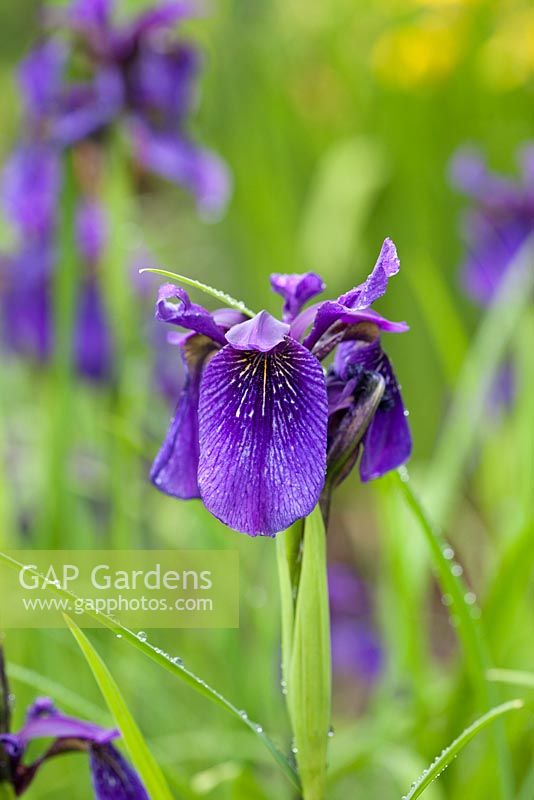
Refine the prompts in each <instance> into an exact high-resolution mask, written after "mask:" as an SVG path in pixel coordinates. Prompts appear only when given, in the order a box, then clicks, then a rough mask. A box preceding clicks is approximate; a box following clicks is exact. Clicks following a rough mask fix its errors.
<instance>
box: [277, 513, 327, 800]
mask: <svg viewBox="0 0 534 800" xmlns="http://www.w3.org/2000/svg"><path fill="white" fill-rule="evenodd" d="M278 568H279V576H280V591H281V600H282V646H283V659H282V660H283V674H284V680H285V682H286V685H287V706H288V711H289V717H290V720H291V727H292V730H293V745H294V746H293V752H294V754H295V756H296V761H297V766H298V771H299V775H300V779H301V783H302V796H303V798H304V800H323V798H324V794H325V787H326V755H327V746H328V731H329V727H330V715H331V658H330V618H329V606H328V585H327V578H326V536H325V527H324V523H323V518H322V515H321V511H320V509H319V507H318V506H317V507H316V508H315V510H314V511H313V512H312V513H311V514H310V516H309V517H307V518H306V519H305V520H304V523H303V524H302V523H300V524H297V525H294V526H293V527H292V528H290V529H289V530H288V531H286V533H285V534H284V535H282V536H280V537H279V543H278Z"/></svg>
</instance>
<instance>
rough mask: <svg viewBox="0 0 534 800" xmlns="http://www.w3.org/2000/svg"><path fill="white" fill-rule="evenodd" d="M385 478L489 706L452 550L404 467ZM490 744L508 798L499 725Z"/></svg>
mask: <svg viewBox="0 0 534 800" xmlns="http://www.w3.org/2000/svg"><path fill="white" fill-rule="evenodd" d="M388 480H392V481H394V482H396V485H397V489H398V490H399V491H400V493H401V494H402V495H403V496H404V499H405V501H406V503H407V505H408V507H409V508H410V510H411V511H412V513H413V515H414V516H415V519H416V520H417V522H418V523H419V527H420V529H421V532H422V533H423V535H424V537H425V539H426V542H427V544H428V547H429V549H430V555H431V558H432V563H433V566H434V569H435V572H436V575H437V578H438V581H439V584H440V588H441V591H442V592H443V597H444V598H446V599H447V604H448V607H449V610H450V614H451V621H452V622H453V623H454V625H455V627H456V630H457V632H458V637H459V639H460V642H461V645H462V649H463V652H464V656H465V659H466V664H467V668H468V670H469V674H470V677H471V682H472V685H473V688H474V689H475V691H476V692H477V693H478V696H479V698H480V700H481V702H482V703H484V705H485V707H486V708H489V707H490V706H491V705H493V704H494V703H495V702H497V698H496V694H495V691H494V687H493V686H492V685H491V684H489V683H488V682H487V680H486V670H487V669H488V668H489V666H490V663H489V654H488V649H487V645H486V641H485V639H484V636H483V634H482V630H481V627H480V624H479V622H478V618H479V616H480V610H479V609H478V608H477V607H476V605H475V598H474V596H473V594H472V593H471V592H469V591H468V589H467V586H466V585H465V583H464V582H463V580H462V579H461V577H460V576H459V575H458V574H457V573H456V572H455V571H454V566H455V564H454V561H453V556H454V553H453V550H452V548H451V547H450V546H449V545H448V544H447V542H446V541H445V539H444V538H443V537H442V536H441V534H440V533H439V532H438V531H437V530H435V528H434V526H433V525H432V523H431V522H430V520H429V518H428V516H427V514H426V511H425V509H424V508H423V506H422V505H421V503H420V502H419V500H418V498H417V497H416V495H415V494H414V492H413V491H412V489H411V487H410V485H409V483H408V473H407V471H406V469H404V468H401V469H400V470H398V471H397V472H396V473H394V474H393V475H391V476H388ZM494 745H495V754H496V758H497V767H498V770H499V778H500V788H501V795H500V796H501V797H503V798H507V799H508V798H511V797H512V783H513V781H512V774H511V766H510V755H509V751H508V747H507V744H506V740H505V739H504V736H503V732H502V730H501V729H500V727H497V729H496V730H495V736H494Z"/></svg>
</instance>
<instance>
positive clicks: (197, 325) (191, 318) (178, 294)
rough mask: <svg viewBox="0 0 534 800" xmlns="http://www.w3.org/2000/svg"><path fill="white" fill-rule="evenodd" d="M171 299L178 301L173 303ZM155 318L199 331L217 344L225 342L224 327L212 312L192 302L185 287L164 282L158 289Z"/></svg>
mask: <svg viewBox="0 0 534 800" xmlns="http://www.w3.org/2000/svg"><path fill="white" fill-rule="evenodd" d="M171 300H178V302H177V303H173V302H171ZM156 319H159V320H161V321H162V322H170V323H172V324H173V325H179V326H180V327H181V328H187V330H190V331H195V333H201V334H202V335H203V336H207V337H208V338H209V339H212V340H213V341H214V342H217V344H220V345H225V344H226V339H225V336H224V334H225V329H224V327H222V326H221V325H218V324H217V323H216V322H215V320H214V318H213V314H210V312H209V311H207V310H206V309H205V308H204V307H203V306H199V305H197V304H196V303H192V302H191V300H190V299H189V295H188V294H187V292H186V291H185V289H182V288H181V287H179V286H175V285H174V284H173V283H166V284H164V285H163V286H161V287H160V289H159V291H158V299H157V300H156Z"/></svg>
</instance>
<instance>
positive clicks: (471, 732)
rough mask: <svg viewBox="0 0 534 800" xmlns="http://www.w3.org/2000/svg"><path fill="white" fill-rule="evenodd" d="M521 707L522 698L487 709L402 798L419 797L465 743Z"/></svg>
mask: <svg viewBox="0 0 534 800" xmlns="http://www.w3.org/2000/svg"><path fill="white" fill-rule="evenodd" d="M522 707H523V701H522V700H511V701H510V702H509V703H503V704H502V705H500V706H496V708H492V709H491V711H488V713H487V714H484V716H482V717H480V718H479V719H477V720H476V722H473V724H472V725H470V726H469V727H468V728H466V729H465V731H463V733H461V734H460V736H458V738H457V739H455V740H454V742H452V744H450V745H449V746H448V747H446V748H445V750H443V751H442V752H441V754H440V755H439V756H438V757H437V758H435V759H434V761H433V762H432V764H431V765H430V766H429V767H428V769H426V770H425V771H424V772H423V774H422V775H421V777H420V778H419V779H418V780H417V781H416V782H415V783H414V784H413V785H412V788H411V789H410V791H409V792H408V794H406V795H404V797H403V798H402V800H417V798H418V797H421V795H422V794H423V792H424V791H425V789H427V788H428V787H429V786H430V784H431V783H433V781H435V780H436V778H437V777H438V776H439V775H441V773H442V772H443V770H444V769H446V768H447V767H448V766H449V764H450V763H451V761H452V760H453V759H454V758H456V756H457V755H458V753H460V752H461V751H462V750H463V749H464V747H465V746H466V744H468V742H470V741H471V739H473V737H475V736H476V735H477V733H480V731H482V730H484V728H485V727H486V726H487V725H489V724H490V723H492V722H493V721H494V720H496V719H497V718H498V717H502V716H503V714H507V713H508V712H510V711H516V710H517V709H520V708H522Z"/></svg>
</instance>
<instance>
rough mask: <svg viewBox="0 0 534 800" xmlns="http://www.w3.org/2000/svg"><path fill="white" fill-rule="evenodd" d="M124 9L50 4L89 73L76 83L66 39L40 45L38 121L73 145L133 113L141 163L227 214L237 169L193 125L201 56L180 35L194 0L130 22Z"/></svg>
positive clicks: (207, 207)
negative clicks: (199, 140) (232, 171)
mask: <svg viewBox="0 0 534 800" xmlns="http://www.w3.org/2000/svg"><path fill="white" fill-rule="evenodd" d="M114 7H115V3H114V2H112V0H73V2H71V4H70V6H68V7H67V8H66V9H62V10H58V9H50V12H49V14H48V17H49V21H50V23H51V26H52V27H58V28H60V29H61V28H63V29H65V28H66V29H68V30H70V31H71V32H72V33H73V34H74V35H73V39H72V45H71V52H78V51H79V53H81V54H82V55H83V58H84V59H85V61H86V63H87V66H88V77H87V78H86V79H84V80H83V81H81V82H77V83H76V82H72V81H68V80H67V79H66V69H65V68H66V66H67V64H68V55H69V53H68V51H67V52H66V51H65V47H64V43H59V42H56V41H55V40H54V39H51V40H49V41H47V42H45V43H44V44H40V45H39V46H38V47H37V48H36V49H35V50H34V51H33V52H32V53H31V54H30V55H29V56H28V58H27V59H26V60H25V62H24V64H23V66H22V69H21V77H20V81H21V86H22V89H23V92H24V95H25V98H26V108H27V113H28V116H29V117H30V119H31V120H32V127H33V128H34V129H35V130H44V131H46V133H47V135H48V137H49V138H50V139H51V140H52V141H55V142H56V143H58V144H59V145H60V146H71V145H75V144H76V143H77V142H79V141H81V140H83V139H87V138H88V137H94V136H97V135H98V136H101V135H102V134H103V133H105V132H106V131H107V130H108V128H109V127H110V126H111V125H112V124H114V123H115V122H116V121H118V120H120V119H124V121H125V123H126V124H125V126H124V130H125V131H126V132H127V133H128V134H129V135H130V139H131V143H132V148H133V153H134V156H135V157H136V159H137V160H138V162H139V163H140V164H141V166H142V167H143V168H145V169H146V170H148V171H151V172H153V173H155V174H158V175H161V176H163V177H164V178H166V179H167V180H170V181H173V182H175V183H178V184H180V185H182V186H184V187H185V188H187V189H188V190H189V191H191V192H192V193H193V195H194V196H195V198H196V200H197V204H198V207H199V209H200V210H201V211H202V212H204V213H206V214H217V213H218V212H220V211H221V209H222V208H223V207H224V205H225V203H226V201H227V199H228V194H229V187H230V180H229V174H228V170H227V168H226V167H225V165H224V164H223V162H222V161H221V160H220V159H219V158H218V157H217V156H215V155H214V154H213V153H211V152H209V151H207V150H205V149H203V148H201V147H198V146H197V145H196V144H194V143H193V142H192V141H191V140H190V138H189V136H188V135H187V132H186V123H187V118H188V115H189V114H190V112H191V110H192V108H193V105H194V102H195V99H196V94H197V90H196V84H197V78H198V72H199V69H200V66H201V60H200V57H199V53H198V52H197V50H196V49H195V48H194V47H193V46H192V45H191V44H190V43H189V42H187V41H182V40H180V39H176V37H174V36H171V35H170V33H171V30H172V29H173V28H174V27H175V26H176V23H178V22H180V21H182V20H183V19H185V18H187V17H190V16H191V15H192V5H191V4H190V3H188V2H184V0H167V2H161V3H158V4H156V5H154V6H153V7H152V8H149V9H147V10H146V11H144V12H142V13H141V14H139V15H138V16H137V17H136V18H134V19H131V20H127V21H125V22H122V23H119V22H117V21H115V19H114V10H115V8H114ZM76 48H77V49H76Z"/></svg>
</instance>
